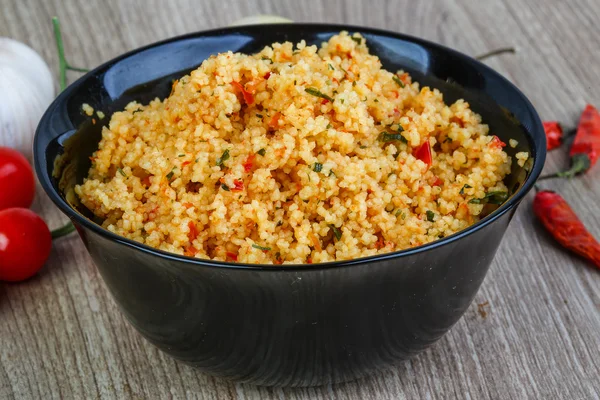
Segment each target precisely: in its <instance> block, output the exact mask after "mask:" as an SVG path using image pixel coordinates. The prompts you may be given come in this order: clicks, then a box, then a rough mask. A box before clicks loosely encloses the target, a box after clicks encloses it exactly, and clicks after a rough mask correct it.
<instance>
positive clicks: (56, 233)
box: [50, 222, 75, 240]
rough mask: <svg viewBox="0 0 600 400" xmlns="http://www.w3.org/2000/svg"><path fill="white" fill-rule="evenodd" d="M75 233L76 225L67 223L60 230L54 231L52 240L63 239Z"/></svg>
mask: <svg viewBox="0 0 600 400" xmlns="http://www.w3.org/2000/svg"><path fill="white" fill-rule="evenodd" d="M73 231H75V225H73V223H72V222H67V223H66V224H65V225H63V226H61V227H60V228H57V229H54V230H53V231H52V232H50V234H51V235H52V240H54V239H58V238H61V237H63V236H67V235H68V234H70V233H71V232H73Z"/></svg>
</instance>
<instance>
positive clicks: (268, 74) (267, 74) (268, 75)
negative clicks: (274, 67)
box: [263, 72, 271, 80]
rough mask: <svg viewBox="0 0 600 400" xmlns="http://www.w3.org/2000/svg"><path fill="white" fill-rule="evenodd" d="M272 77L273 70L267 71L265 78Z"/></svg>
mask: <svg viewBox="0 0 600 400" xmlns="http://www.w3.org/2000/svg"><path fill="white" fill-rule="evenodd" d="M270 77H271V72H267V73H266V74H265V76H263V78H265V80H266V79H269V78H270Z"/></svg>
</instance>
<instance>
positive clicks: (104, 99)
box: [34, 24, 546, 225]
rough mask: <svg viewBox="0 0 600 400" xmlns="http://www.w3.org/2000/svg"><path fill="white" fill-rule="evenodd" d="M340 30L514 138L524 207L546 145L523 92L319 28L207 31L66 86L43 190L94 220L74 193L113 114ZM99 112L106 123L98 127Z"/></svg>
mask: <svg viewBox="0 0 600 400" xmlns="http://www.w3.org/2000/svg"><path fill="white" fill-rule="evenodd" d="M342 30H348V31H350V32H360V33H361V34H362V35H363V36H364V37H365V38H366V40H367V45H368V47H369V49H370V51H371V53H372V54H375V55H377V56H379V58H380V59H381V62H382V64H383V67H384V68H386V69H388V70H390V71H396V70H399V69H403V70H405V71H407V72H409V73H410V74H411V75H412V77H413V79H414V80H415V81H417V82H419V83H420V84H421V86H430V87H433V88H437V89H439V90H440V91H441V92H442V93H443V94H444V100H445V102H446V103H447V104H449V103H452V102H454V101H455V100H457V99H461V98H462V99H465V100H466V101H467V102H469V104H470V105H471V108H472V109H473V110H474V111H475V112H477V113H479V114H481V116H482V118H483V121H484V122H485V123H487V124H488V125H489V126H490V132H491V133H492V134H495V135H497V136H498V137H500V139H501V140H502V141H504V142H505V143H508V141H509V139H515V140H517V141H518V145H517V146H516V147H515V148H512V147H511V146H506V147H505V148H504V150H505V151H506V152H507V153H508V154H509V155H510V156H512V157H514V155H515V154H516V153H517V152H520V151H527V152H529V153H530V155H531V158H530V162H528V163H526V165H525V166H524V167H520V166H519V165H518V164H517V163H516V162H514V161H513V164H512V172H511V174H510V175H509V176H508V177H507V178H506V181H505V183H506V184H507V187H508V188H509V190H510V193H509V195H510V196H512V198H509V200H508V201H507V202H506V203H505V204H504V205H503V206H502V207H500V209H504V208H506V207H509V206H510V203H511V202H512V203H513V204H516V203H517V202H518V201H519V200H520V198H521V197H522V195H524V192H526V191H527V190H529V188H530V187H531V185H532V184H533V181H534V180H535V179H536V178H537V176H538V175H539V173H540V172H541V168H542V166H543V163H544V159H545V148H546V142H545V135H544V133H543V128H542V125H541V121H540V120H539V117H538V116H537V114H536V112H535V110H534V109H533V107H532V106H531V104H530V103H529V101H528V100H527V99H526V98H525V96H523V94H522V93H521V92H520V91H519V90H518V89H517V88H515V87H514V86H513V85H512V84H511V83H510V82H508V81H507V80H506V79H505V78H503V77H502V76H500V75H499V74H497V73H496V72H494V71H493V70H491V69H490V68H488V67H487V66H485V65H483V64H481V63H479V62H477V61H475V60H473V59H471V58H469V57H467V56H465V55H462V54H460V53H458V52H455V51H453V50H450V49H447V48H445V47H442V46H439V45H436V44H433V43H429V42H427V41H424V40H420V39H416V38H411V37H408V36H404V35H400V34H395V33H390V32H384V31H379V30H373V29H367V28H360V27H349V26H341V25H340V26H332V25H316V24H315V25H312V24H284V25H266V26H265V25H263V26H247V27H236V28H227V29H220V30H214V31H208V32H200V33H196V34H192V35H187V36H183V37H180V38H174V39H171V40H168V41H165V42H160V43H157V44H154V45H150V46H148V47H145V48H142V49H138V50H135V51H132V52H130V53H128V54H125V55H123V56H121V57H119V58H117V59H115V60H112V61H110V62H108V63H106V64H104V65H102V66H100V67H98V68H96V69H95V70H93V71H91V72H90V73H88V74H86V75H85V76H83V77H82V78H80V79H79V80H78V81H77V82H76V83H74V84H73V85H71V86H70V87H69V88H67V90H65V91H64V92H63V93H62V94H61V95H60V96H59V97H58V98H57V99H56V100H55V102H54V103H53V104H52V105H51V106H50V108H49V109H48V111H47V112H46V114H45V115H44V117H43V118H42V121H41V122H40V126H39V127H38V131H37V133H36V140H35V145H34V147H35V152H36V160H35V162H36V169H37V172H38V176H39V177H40V180H41V182H42V185H43V186H44V188H45V189H46V191H48V192H49V194H50V196H51V197H52V198H53V200H54V201H55V202H56V203H57V204H58V205H59V206H60V207H61V208H63V211H65V212H67V213H69V212H70V213H72V211H73V209H76V211H78V213H79V214H80V215H83V216H84V217H86V218H88V219H92V220H94V216H93V215H92V214H91V213H90V212H89V211H88V210H87V209H85V208H84V207H83V206H80V205H79V202H78V201H77V198H76V196H75V195H74V192H73V187H74V185H75V184H78V183H81V182H82V181H83V179H84V177H86V176H87V173H88V169H89V168H90V165H91V161H90V156H91V155H92V153H93V152H94V151H95V150H96V149H97V146H98V142H99V141H100V138H101V131H102V127H103V126H106V125H107V124H108V122H109V120H110V117H111V115H112V114H113V113H114V112H116V111H120V110H122V109H123V108H124V107H125V105H126V104H128V103H129V102H131V101H133V100H136V101H138V102H141V103H143V104H147V103H148V102H149V101H151V100H153V99H155V98H157V97H158V98H161V99H164V98H165V97H167V96H168V95H169V93H170V90H171V85H172V81H173V80H174V79H178V78H180V77H181V76H183V75H185V74H187V73H188V72H190V71H191V70H193V69H195V68H197V67H198V66H199V65H200V64H201V63H202V61H203V60H205V59H206V58H208V57H209V56H210V55H212V54H217V53H220V52H224V51H234V52H243V53H254V52H257V51H259V50H260V49H262V48H263V47H264V46H266V45H270V44H271V43H273V42H282V41H291V42H292V43H296V42H299V41H300V40H305V41H306V42H307V43H308V44H316V45H320V44H321V43H322V42H324V41H326V40H328V39H329V37H331V36H332V35H334V34H337V33H339V32H340V31H342ZM84 103H85V104H89V105H90V106H91V107H92V108H93V109H94V110H95V112H94V114H93V115H92V116H88V115H87V114H85V113H84V112H82V104H84ZM98 112H101V113H100V115H102V114H103V115H104V118H102V119H101V118H100V116H99V114H98ZM513 160H514V158H513ZM522 188H523V189H522ZM520 192H523V193H520ZM515 194H519V195H518V196H516V195H515ZM67 204H68V205H70V207H69V206H68V205H67ZM69 208H70V210H69ZM484 221H485V219H484V220H483V221H480V222H479V224H481V223H483V222H484ZM96 222H98V221H96ZM476 225H477V224H476Z"/></svg>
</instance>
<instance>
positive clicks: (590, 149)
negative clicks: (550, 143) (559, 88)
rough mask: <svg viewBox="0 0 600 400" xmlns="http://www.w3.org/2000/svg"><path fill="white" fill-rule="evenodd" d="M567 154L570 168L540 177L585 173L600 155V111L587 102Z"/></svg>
mask: <svg viewBox="0 0 600 400" xmlns="http://www.w3.org/2000/svg"><path fill="white" fill-rule="evenodd" d="M569 156H570V157H571V168H569V169H568V170H567V171H562V172H557V173H555V174H552V175H546V176H543V177H541V178H540V179H547V178H556V177H560V178H572V177H574V176H575V175H579V174H583V173H585V172H586V171H587V170H589V169H590V168H592V167H593V166H594V164H596V161H598V158H599V157H600V113H599V112H598V110H597V109H596V107H594V106H592V105H591V104H588V105H587V106H586V107H585V110H583V113H582V114H581V118H580V119H579V125H578V126H577V133H576V134H575V140H574V141H573V145H572V146H571V150H570V151H569Z"/></svg>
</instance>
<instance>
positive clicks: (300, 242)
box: [75, 32, 528, 264]
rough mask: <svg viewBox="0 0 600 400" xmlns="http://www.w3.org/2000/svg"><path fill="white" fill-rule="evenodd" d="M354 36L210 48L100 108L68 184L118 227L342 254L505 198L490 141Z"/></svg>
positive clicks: (247, 253)
mask: <svg viewBox="0 0 600 400" xmlns="http://www.w3.org/2000/svg"><path fill="white" fill-rule="evenodd" d="M367 44H368V43H366V41H365V40H364V38H363V37H361V36H360V35H359V34H354V35H350V34H348V33H346V32H342V33H340V34H339V35H336V36H333V37H332V38H331V39H330V40H329V41H328V42H326V43H323V45H322V46H321V47H320V48H317V47H316V46H307V45H306V44H305V43H304V42H300V43H298V44H297V45H296V46H294V45H293V44H292V43H287V42H286V43H275V44H273V45H272V46H269V47H265V48H264V49H263V50H262V51H261V52H259V53H258V54H255V55H244V54H240V53H232V52H228V53H222V54H219V55H216V56H212V57H210V58H209V59H207V60H205V61H204V62H203V63H202V65H201V66H200V67H199V68H198V69H196V70H194V71H192V72H191V73H190V74H189V75H187V76H184V77H183V78H181V79H179V80H178V81H176V82H174V83H173V88H172V92H171V94H170V95H169V97H168V98H166V99H165V100H164V101H161V100H160V99H156V100H154V101H152V102H150V104H148V105H142V104H139V103H135V102H133V103H130V104H129V105H128V106H127V107H126V108H125V110H124V111H122V112H117V113H114V114H113V115H112V117H111V119H110V123H109V125H108V127H105V128H104V130H103V134H102V140H101V142H100V144H99V148H98V150H97V151H96V152H95V153H94V155H93V157H92V166H91V169H90V171H89V176H88V178H87V179H86V180H85V181H84V182H83V184H81V185H79V186H76V188H75V192H76V194H77V195H78V197H79V199H80V200H81V202H82V203H83V205H85V206H86V207H87V208H88V209H89V210H91V211H92V212H93V213H94V214H95V215H96V216H98V217H100V218H101V219H102V221H103V223H102V225H103V226H104V227H105V228H106V229H108V230H110V231H112V232H114V233H116V234H119V235H121V236H124V237H126V238H129V239H133V240H136V241H138V242H141V243H144V244H146V245H149V246H152V247H155V248H158V249H161V250H165V251H169V252H172V253H177V254H182V255H187V256H192V257H198V258H205V259H213V260H221V261H233V262H244V263H262V264H271V263H272V264H281V263H320V262H326V261H334V260H344V259H351V258H357V257H364V256H370V255H374V254H380V253H387V252H391V251H396V250H401V249H406V248H409V247H413V246H419V245H422V244H425V243H429V242H432V241H434V240H437V239H439V238H443V237H445V236H448V235H451V234H453V233H455V232H457V231H460V230H462V229H465V228H467V227H468V226H470V225H471V224H473V223H475V222H476V221H478V220H479V218H480V215H481V214H482V212H485V210H484V208H485V207H490V206H489V204H500V203H502V202H503V201H504V200H505V199H506V198H507V188H506V187H505V185H504V183H503V179H504V177H505V176H506V175H507V174H508V173H509V172H510V166H511V158H510V157H509V156H508V155H507V154H506V153H505V152H504V151H503V147H504V143H503V142H502V141H501V140H500V139H499V138H498V137H496V136H493V135H490V134H489V132H488V126H487V125H485V124H483V123H482V121H481V117H480V116H479V115H478V114H476V113H474V112H473V111H472V110H471V109H470V108H469V104H468V103H466V102H465V101H463V100H458V101H457V102H455V103H454V104H451V105H447V104H445V103H444V100H443V97H442V94H441V93H440V92H439V91H438V90H436V89H431V88H428V87H423V88H420V87H419V84H418V83H416V82H412V80H411V77H410V76H409V75H408V74H407V73H404V72H402V71H398V72H397V73H393V72H389V71H386V70H385V69H383V68H382V65H381V62H380V60H379V58H378V57H377V56H375V55H371V54H369V50H368V48H367ZM527 157H528V155H527V154H526V153H523V154H520V155H519V161H520V162H524V160H526V159H527Z"/></svg>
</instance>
